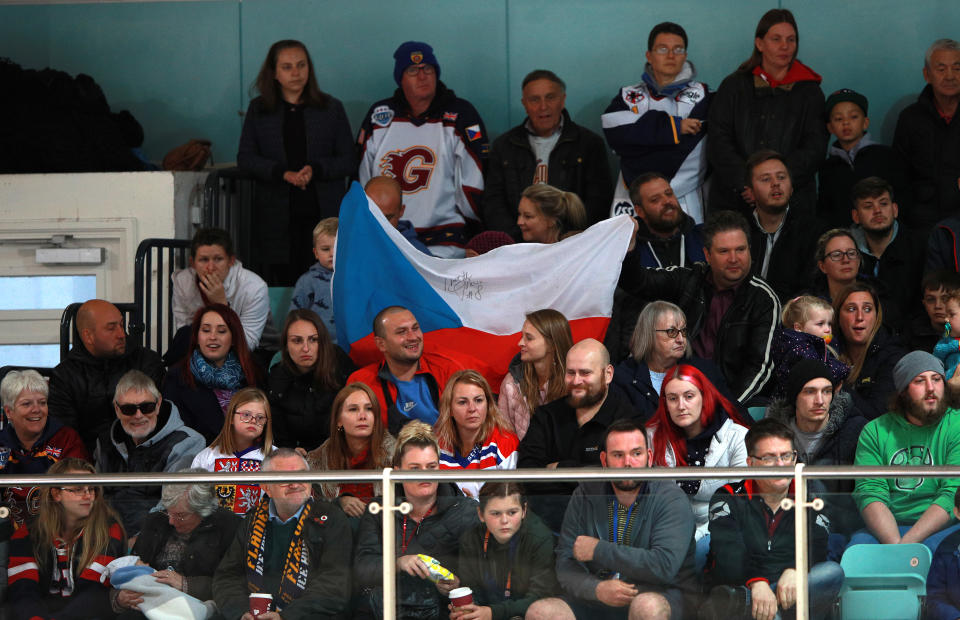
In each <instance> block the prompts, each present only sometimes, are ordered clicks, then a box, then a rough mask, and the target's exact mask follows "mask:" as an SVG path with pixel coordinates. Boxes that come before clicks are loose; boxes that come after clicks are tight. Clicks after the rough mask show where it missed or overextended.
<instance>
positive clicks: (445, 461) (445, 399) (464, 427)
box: [435, 370, 520, 497]
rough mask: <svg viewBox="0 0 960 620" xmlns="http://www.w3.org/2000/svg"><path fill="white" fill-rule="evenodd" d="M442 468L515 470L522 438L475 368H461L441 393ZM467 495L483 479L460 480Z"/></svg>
mask: <svg viewBox="0 0 960 620" xmlns="http://www.w3.org/2000/svg"><path fill="white" fill-rule="evenodd" d="M435 430H436V433H437V443H438V444H439V445H440V469H516V468H517V445H518V444H519V443H520V440H519V439H517V436H516V434H515V433H514V432H513V430H512V429H511V428H510V426H509V423H508V422H507V421H506V420H504V418H503V416H502V415H500V410H499V409H497V406H496V404H494V402H493V393H492V392H491V391H490V385H489V384H488V383H487V380H486V379H484V378H483V375H481V374H480V373H479V372H477V371H476V370H461V371H459V372H456V373H454V374H453V376H452V377H450V380H449V381H447V387H445V388H444V390H443V394H442V395H441V396H440V417H439V418H438V419H437V424H436V426H435ZM457 486H458V487H460V490H461V491H463V493H464V494H465V495H467V496H468V497H477V494H478V493H479V492H480V487H481V486H483V483H482V482H458V483H457Z"/></svg>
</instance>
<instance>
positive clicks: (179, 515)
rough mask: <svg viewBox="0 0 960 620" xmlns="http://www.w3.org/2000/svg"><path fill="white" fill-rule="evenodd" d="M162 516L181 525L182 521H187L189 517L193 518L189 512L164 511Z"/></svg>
mask: <svg viewBox="0 0 960 620" xmlns="http://www.w3.org/2000/svg"><path fill="white" fill-rule="evenodd" d="M163 514H165V515H167V518H168V519H173V520H174V521H178V522H180V523H183V522H184V521H186V520H187V519H189V518H190V517H192V516H193V513H191V512H166V511H164V513H163Z"/></svg>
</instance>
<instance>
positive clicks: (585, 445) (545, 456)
mask: <svg viewBox="0 0 960 620" xmlns="http://www.w3.org/2000/svg"><path fill="white" fill-rule="evenodd" d="M564 381H565V382H566V386H567V396H565V397H563V398H559V399H557V400H555V401H553V402H549V403H547V404H545V405H543V406H541V407H538V408H537V410H536V412H534V414H533V415H532V416H531V418H530V428H529V429H527V434H526V435H525V436H524V438H523V441H522V442H521V443H520V447H519V448H518V452H519V453H520V460H519V462H518V466H519V467H547V468H550V469H554V468H557V467H600V452H601V446H602V443H603V436H604V434H605V433H606V432H607V427H608V426H610V424H611V423H612V422H613V421H614V420H619V419H620V418H635V417H637V414H636V412H635V411H634V410H633V407H632V406H631V404H630V400H629V399H628V398H627V397H626V396H624V395H623V394H622V393H621V392H620V389H619V388H618V387H616V386H612V385H611V381H613V366H612V365H611V364H610V354H609V353H608V352H607V348H606V347H605V346H603V344H602V343H600V342H598V341H596V340H594V339H593V338H588V339H586V340H581V341H580V342H578V343H577V344H575V345H573V346H572V347H570V351H568V352H567V365H566V375H565V377H564ZM530 486H531V487H533V492H532V494H536V495H539V496H542V497H539V498H533V497H531V504H532V505H531V507H532V508H533V510H534V512H536V513H537V514H538V515H541V516H544V517H545V519H546V520H547V522H548V523H549V524H550V525H551V526H552V527H554V529H555V530H559V524H560V520H561V519H562V518H563V508H564V507H566V500H567V499H568V497H569V495H570V494H571V493H572V492H573V490H574V489H575V488H576V486H577V485H576V483H573V482H557V483H541V484H537V485H530ZM557 498H561V501H560V502H559V503H558V501H557ZM537 504H542V505H541V506H540V509H537ZM551 519H552V520H551Z"/></svg>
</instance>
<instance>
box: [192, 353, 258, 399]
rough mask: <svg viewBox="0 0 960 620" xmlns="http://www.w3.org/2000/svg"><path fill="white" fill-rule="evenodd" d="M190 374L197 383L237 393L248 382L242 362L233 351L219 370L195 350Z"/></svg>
mask: <svg viewBox="0 0 960 620" xmlns="http://www.w3.org/2000/svg"><path fill="white" fill-rule="evenodd" d="M190 372H192V373H193V376H194V378H195V379H196V380H197V382H199V383H200V384H201V385H203V386H204V387H208V388H211V389H216V388H221V389H226V390H232V391H236V390H238V389H240V387H241V386H242V385H243V384H244V382H245V381H246V376H245V375H244V374H243V367H242V366H241V365H240V360H239V359H237V354H236V353H234V352H233V351H232V350H231V351H230V352H229V353H228V354H227V359H226V360H224V362H223V366H221V367H220V368H217V367H216V366H214V365H213V364H211V363H210V362H208V361H207V360H206V359H205V358H204V357H203V356H202V355H200V351H199V350H198V349H194V351H193V355H191V356H190Z"/></svg>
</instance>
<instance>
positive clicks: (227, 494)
mask: <svg viewBox="0 0 960 620" xmlns="http://www.w3.org/2000/svg"><path fill="white" fill-rule="evenodd" d="M271 417H272V416H271V414H270V402H269V401H268V400H267V395H266V394H265V393H264V392H263V390H260V389H258V388H243V389H242V390H240V391H239V392H237V393H236V394H234V395H233V398H231V399H230V404H229V405H228V406H227V415H226V417H225V418H224V420H223V429H222V430H221V431H220V434H219V435H217V437H216V438H215V439H214V440H213V443H211V444H210V446H209V447H207V448H204V449H203V450H201V451H200V452H199V453H198V454H197V456H195V457H194V458H193V464H192V465H191V467H198V468H202V469H206V470H207V471H212V472H221V471H223V472H243V471H260V465H261V463H262V462H263V459H264V457H265V456H266V455H268V454H270V453H271V452H272V451H273V450H275V449H276V448H274V446H273V425H272V422H271ZM262 494H263V490H262V489H261V488H260V486H259V485H257V484H222V485H217V496H218V497H219V498H220V505H221V506H223V507H224V508H226V509H228V510H232V511H233V512H234V513H236V514H238V515H244V514H246V513H247V511H248V510H250V508H253V507H254V506H256V505H257V502H259V501H260V498H261V496H262Z"/></svg>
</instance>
